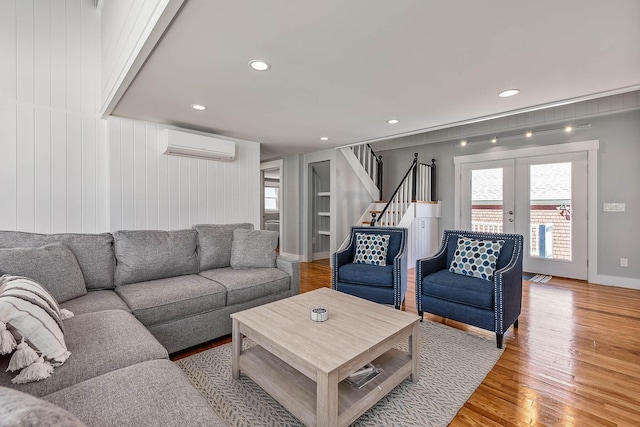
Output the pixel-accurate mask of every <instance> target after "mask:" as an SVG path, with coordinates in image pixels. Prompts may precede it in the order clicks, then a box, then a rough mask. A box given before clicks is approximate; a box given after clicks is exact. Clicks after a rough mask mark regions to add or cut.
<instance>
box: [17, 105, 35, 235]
mask: <svg viewBox="0 0 640 427" xmlns="http://www.w3.org/2000/svg"><path fill="white" fill-rule="evenodd" d="M33 115H34V109H33V107H32V106H31V105H24V104H18V109H17V135H16V136H17V139H16V140H17V147H16V150H17V151H16V154H17V156H16V185H17V188H16V211H17V212H16V215H17V228H18V230H33V229H34V227H35V165H34V159H35V138H34V130H35V126H34V125H35V123H34V117H33Z"/></svg>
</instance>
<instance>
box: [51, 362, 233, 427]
mask: <svg viewBox="0 0 640 427" xmlns="http://www.w3.org/2000/svg"><path fill="white" fill-rule="evenodd" d="M44 399H45V400H47V401H49V402H52V403H55V404H56V405H58V406H60V407H63V408H65V409H67V410H68V411H70V412H72V413H73V414H75V415H76V416H77V417H78V418H80V419H81V420H82V421H84V422H85V423H86V424H88V425H90V426H95V427H100V426H176V427H177V426H225V425H226V424H225V423H224V422H223V421H222V420H221V419H220V418H219V417H218V415H216V413H215V412H214V410H213V409H212V408H211V406H210V405H209V404H208V402H207V401H206V400H205V398H204V397H203V396H202V395H201V394H200V393H199V392H198V391H197V390H196V389H195V388H194V387H193V385H191V382H190V381H189V379H187V377H186V376H185V375H184V374H183V373H182V371H181V370H180V368H178V367H177V366H176V365H175V364H173V363H172V362H170V361H168V360H154V361H149V362H143V363H138V364H136V365H133V366H129V367H126V368H123V369H120V370H117V371H113V372H109V373H106V374H104V375H100V376H98V377H95V378H91V379H89V380H87V381H84V382H81V383H79V384H76V385H73V386H71V387H69V388H66V389H64V390H60V391H58V392H56V393H53V394H50V395H48V396H45V397H44Z"/></svg>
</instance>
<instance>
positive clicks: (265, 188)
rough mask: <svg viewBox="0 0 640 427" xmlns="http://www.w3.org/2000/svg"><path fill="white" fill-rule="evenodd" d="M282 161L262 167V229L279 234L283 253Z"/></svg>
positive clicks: (279, 243) (268, 163)
mask: <svg viewBox="0 0 640 427" xmlns="http://www.w3.org/2000/svg"><path fill="white" fill-rule="evenodd" d="M283 196H284V194H283V191H282V161H281V160H280V161H273V162H266V163H262V164H261V165H260V213H261V215H260V218H261V220H260V229H261V230H269V231H277V232H278V247H277V248H276V251H278V252H282V247H281V246H282V242H283V238H282V236H283V235H282V230H283V222H284V221H283V220H284V218H283V215H282V213H283V209H282V208H283V206H284V203H283Z"/></svg>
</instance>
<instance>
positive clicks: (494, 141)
mask: <svg viewBox="0 0 640 427" xmlns="http://www.w3.org/2000/svg"><path fill="white" fill-rule="evenodd" d="M491 142H492V143H493V144H495V143H496V142H498V138H497V137H495V136H494V137H493V138H491Z"/></svg>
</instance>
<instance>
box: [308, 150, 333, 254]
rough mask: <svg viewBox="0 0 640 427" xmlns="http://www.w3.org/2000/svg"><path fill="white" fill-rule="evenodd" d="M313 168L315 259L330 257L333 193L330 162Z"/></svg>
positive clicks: (313, 165) (315, 165) (315, 164)
mask: <svg viewBox="0 0 640 427" xmlns="http://www.w3.org/2000/svg"><path fill="white" fill-rule="evenodd" d="M311 168H312V194H313V196H314V197H313V206H312V209H311V215H312V218H311V219H312V222H313V241H312V242H313V259H314V260H315V259H322V258H328V257H329V256H330V253H329V251H330V240H331V192H330V162H329V161H324V162H318V163H313V164H312V165H311Z"/></svg>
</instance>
